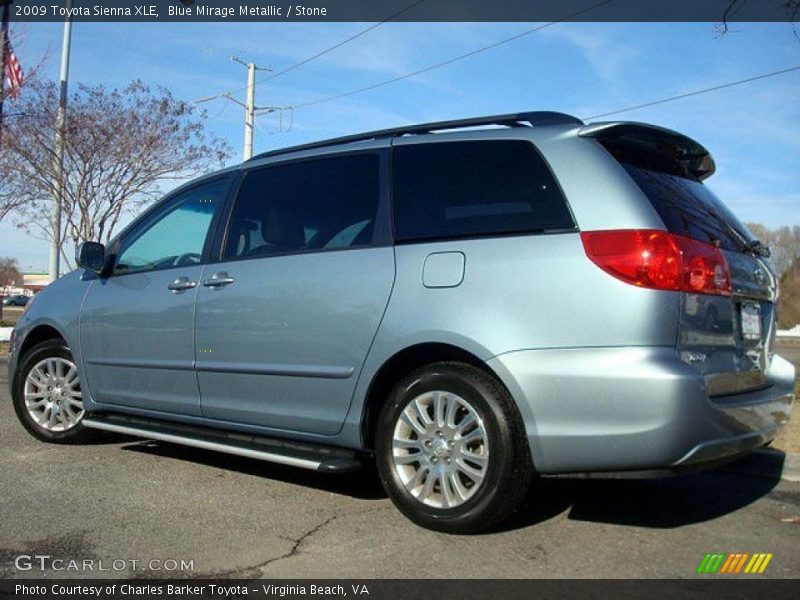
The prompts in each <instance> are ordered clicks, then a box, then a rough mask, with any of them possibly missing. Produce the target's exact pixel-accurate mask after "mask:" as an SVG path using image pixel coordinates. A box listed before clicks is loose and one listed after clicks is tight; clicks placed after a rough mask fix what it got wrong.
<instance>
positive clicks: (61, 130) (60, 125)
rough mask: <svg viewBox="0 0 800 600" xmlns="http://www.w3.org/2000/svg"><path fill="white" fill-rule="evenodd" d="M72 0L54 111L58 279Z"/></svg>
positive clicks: (53, 259) (53, 271)
mask: <svg viewBox="0 0 800 600" xmlns="http://www.w3.org/2000/svg"><path fill="white" fill-rule="evenodd" d="M71 8H72V0H66V9H67V17H66V19H65V20H64V37H63V39H62V43H61V85H60V88H59V93H58V112H57V113H56V147H55V158H54V161H55V164H54V166H55V169H54V171H55V181H54V182H53V184H54V185H53V215H52V219H51V223H50V227H51V229H52V237H53V239H52V241H51V243H50V269H49V274H50V280H51V281H55V280H56V279H58V276H59V274H60V273H59V271H60V262H61V204H62V202H63V200H64V136H65V134H66V128H67V83H68V81H69V48H70V43H71V42H72V17H71V16H70V13H71V12H72V11H71V10H70V9H71Z"/></svg>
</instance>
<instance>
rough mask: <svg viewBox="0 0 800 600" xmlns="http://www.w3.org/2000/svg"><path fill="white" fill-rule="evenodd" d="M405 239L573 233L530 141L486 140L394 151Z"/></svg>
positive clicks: (398, 231)
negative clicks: (558, 231)
mask: <svg viewBox="0 0 800 600" xmlns="http://www.w3.org/2000/svg"><path fill="white" fill-rule="evenodd" d="M392 163H393V171H394V194H393V201H394V202H393V203H394V216H395V218H394V229H395V239H397V240H398V241H411V240H435V239H452V238H459V237H471V236H491V235H501V234H513V233H526V232H542V231H552V230H564V229H573V228H574V227H575V223H574V221H573V220H572V216H571V214H570V212H569V209H568V208H567V204H566V200H565V199H564V196H563V194H562V193H561V189H560V188H559V187H558V184H557V183H556V180H555V178H554V177H553V174H552V173H551V172H550V168H549V167H548V166H547V164H546V163H545V162H544V159H542V158H541V156H539V153H538V152H537V151H536V149H535V148H534V147H533V145H532V144H531V143H530V142H527V141H524V140H486V141H468V142H466V141H465V142H436V143H423V144H413V145H403V146H397V147H395V148H394V150H393V158H392Z"/></svg>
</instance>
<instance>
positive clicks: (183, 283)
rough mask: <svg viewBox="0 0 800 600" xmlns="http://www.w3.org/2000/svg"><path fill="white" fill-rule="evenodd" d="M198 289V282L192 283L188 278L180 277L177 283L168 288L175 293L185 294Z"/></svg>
mask: <svg viewBox="0 0 800 600" xmlns="http://www.w3.org/2000/svg"><path fill="white" fill-rule="evenodd" d="M194 287H197V282H196V281H190V280H189V278H188V277H178V278H177V279H176V280H175V281H173V282H172V283H170V284H169V285H168V286H167V288H168V289H170V290H172V291H173V292H185V291H186V290H191V289H192V288H194Z"/></svg>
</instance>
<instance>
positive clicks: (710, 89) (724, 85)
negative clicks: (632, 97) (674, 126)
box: [583, 65, 800, 121]
mask: <svg viewBox="0 0 800 600" xmlns="http://www.w3.org/2000/svg"><path fill="white" fill-rule="evenodd" d="M798 70H800V65H797V66H794V67H789V68H788V69H781V70H780V71H772V72H771V73H764V74H762V75H756V76H754V77H748V78H747V79H740V80H738V81H731V82H729V83H722V84H720V85H715V86H712V87H708V88H703V89H701V90H695V91H693V92H686V93H685V94H678V95H677V96H669V97H668V98H661V99H660V100H653V101H652V102H645V103H644V104H637V105H635V106H629V107H627V108H620V109H619V110H612V111H610V112H605V113H600V114H598V115H591V116H589V117H583V120H584V121H588V120H590V119H599V118H601V117H610V116H612V115H618V114H620V113H624V112H630V111H632V110H639V109H640V108H647V107H649V106H656V105H658V104H664V103H666V102H672V101H674V100H682V99H683V98H689V97H691V96H699V95H700V94H707V93H709V92H715V91H717V90H723V89H725V88H730V87H734V86H737V85H742V84H745V83H750V82H751V81H758V80H759V79H767V78H768V77H775V76H777V75H784V74H786V73H791V72H792V71H798Z"/></svg>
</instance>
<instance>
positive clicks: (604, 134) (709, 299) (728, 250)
mask: <svg viewBox="0 0 800 600" xmlns="http://www.w3.org/2000/svg"><path fill="white" fill-rule="evenodd" d="M589 128H592V129H589ZM589 128H586V129H588V133H584V132H582V135H587V136H589V137H594V138H596V139H597V140H598V141H599V142H600V143H601V144H602V145H603V146H604V147H605V148H606V149H607V150H608V151H609V152H610V153H611V154H612V155H613V156H614V157H615V158H616V159H617V160H618V161H619V162H620V163H621V164H622V166H623V167H624V168H625V170H626V171H627V172H628V174H629V175H630V176H631V178H632V179H633V180H634V181H635V182H636V184H637V185H638V186H639V188H640V189H641V190H642V192H644V194H645V196H647V198H648V199H649V201H650V203H651V204H652V206H653V208H654V209H655V211H656V212H657V213H658V215H659V216H660V217H661V220H662V221H663V222H664V225H665V227H666V229H667V230H668V231H669V232H670V233H673V234H676V235H680V236H684V237H688V238H691V239H694V240H697V241H700V242H704V243H706V244H711V245H713V246H716V247H717V248H719V249H720V250H721V251H722V253H723V255H724V257H725V261H726V262H727V267H728V276H729V278H730V293H729V294H727V295H717V294H695V293H683V294H682V303H681V317H680V322H679V331H678V339H677V348H678V352H679V354H680V357H681V359H682V360H683V361H684V362H686V363H688V364H690V365H692V366H693V367H694V368H696V369H698V370H699V371H700V372H701V373H702V374H703V375H704V377H705V380H706V385H707V389H708V393H709V395H710V396H712V397H717V398H720V399H723V398H722V397H724V396H730V395H733V394H737V393H742V392H746V391H752V390H756V389H760V388H764V387H767V386H768V385H769V382H768V379H767V375H766V372H767V369H768V367H769V362H770V359H771V356H772V353H773V346H774V338H775V308H774V302H775V299H776V295H777V283H776V282H777V280H776V277H775V275H774V271H773V270H772V268H771V266H770V265H769V263H768V262H767V260H766V256H767V255H768V249H766V248H765V247H764V246H763V245H761V244H760V242H759V241H758V240H756V239H755V238H754V236H753V235H752V233H750V231H748V229H747V227H745V225H744V224H742V223H741V222H740V221H739V219H738V218H737V217H736V216H735V215H734V214H733V213H732V212H731V211H730V210H729V209H728V208H727V207H726V206H725V204H724V203H723V202H722V201H721V200H720V199H719V198H717V197H716V196H715V195H714V193H713V192H711V190H709V189H708V187H707V186H706V185H705V184H704V183H703V180H704V179H705V178H707V177H709V176H710V175H711V174H712V173H713V172H714V162H713V160H712V158H711V156H710V154H709V153H708V151H706V150H705V148H703V147H702V146H700V145H699V144H697V142H694V141H693V140H691V139H689V138H687V137H685V136H682V135H680V134H677V133H675V132H671V131H669V130H664V129H661V128H657V127H652V126H647V125H640V124H631V123H619V124H600V125H593V126H589Z"/></svg>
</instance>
